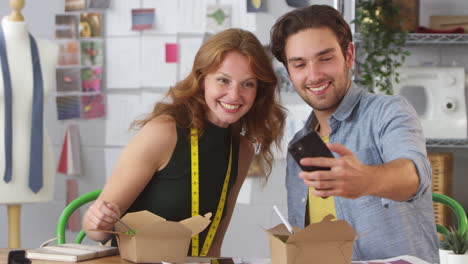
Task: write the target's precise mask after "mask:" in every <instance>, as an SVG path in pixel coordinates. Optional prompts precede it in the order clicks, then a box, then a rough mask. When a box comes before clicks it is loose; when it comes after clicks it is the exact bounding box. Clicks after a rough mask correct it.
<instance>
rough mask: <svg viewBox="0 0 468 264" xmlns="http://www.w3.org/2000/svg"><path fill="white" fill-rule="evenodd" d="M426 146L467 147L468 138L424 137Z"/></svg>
mask: <svg viewBox="0 0 468 264" xmlns="http://www.w3.org/2000/svg"><path fill="white" fill-rule="evenodd" d="M426 146H427V147H428V148H468V139H450V138H446V139H430V138H428V139H426Z"/></svg>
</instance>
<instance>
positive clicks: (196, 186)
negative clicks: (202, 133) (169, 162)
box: [190, 128, 232, 256]
mask: <svg viewBox="0 0 468 264" xmlns="http://www.w3.org/2000/svg"><path fill="white" fill-rule="evenodd" d="M190 154H191V163H192V216H196V215H199V214H200V210H199V205H200V196H199V190H200V181H199V180H200V179H199V178H200V175H199V162H200V159H199V156H198V129H196V128H191V129H190ZM231 164H232V139H231V146H230V150H229V164H228V168H227V171H226V177H224V184H223V189H222V191H221V197H220V199H219V204H218V209H217V210H216V214H215V217H214V219H213V221H212V222H211V226H210V229H209V230H208V234H207V235H206V238H205V243H204V244H203V248H202V250H201V252H199V243H200V241H199V236H198V234H197V235H195V236H193V237H192V256H206V254H208V251H209V250H210V247H211V243H213V239H214V236H215V234H216V230H218V226H219V222H220V221H221V216H222V215H223V210H224V205H225V203H226V196H227V189H228V185H229V178H230V176H231ZM199 253H200V254H199Z"/></svg>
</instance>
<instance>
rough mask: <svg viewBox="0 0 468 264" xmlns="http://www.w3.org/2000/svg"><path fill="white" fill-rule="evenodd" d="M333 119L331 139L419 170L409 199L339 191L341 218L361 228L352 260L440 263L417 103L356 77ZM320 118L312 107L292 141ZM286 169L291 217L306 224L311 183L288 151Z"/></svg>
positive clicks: (367, 160)
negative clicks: (367, 87) (372, 89)
mask: <svg viewBox="0 0 468 264" xmlns="http://www.w3.org/2000/svg"><path fill="white" fill-rule="evenodd" d="M328 123H329V125H330V127H331V129H332V132H331V134H330V136H329V142H330V143H341V144H343V145H344V146H345V147H347V148H348V149H350V150H351V151H353V152H354V154H355V155H356V156H357V157H358V158H359V160H360V161H361V162H362V163H364V164H369V165H376V164H383V163H386V162H390V161H392V160H395V159H399V158H406V159H409V160H411V161H412V162H413V163H414V165H415V166H416V169H417V171H418V175H419V187H418V190H417V193H416V194H415V195H414V196H413V197H411V198H410V199H409V200H408V201H404V202H398V201H393V200H388V199H384V198H380V197H376V196H371V195H367V196H363V197H360V198H357V199H346V198H343V197H335V207H336V215H337V218H338V219H344V220H346V221H347V222H348V223H349V224H350V225H351V226H353V228H354V229H355V230H356V233H357V234H358V239H357V240H356V241H355V243H354V248H353V260H370V259H382V258H390V257H395V256H400V255H412V256H416V257H419V258H421V259H424V260H426V261H428V262H430V263H438V262H439V256H438V238H437V233H436V228H435V220H434V211H433V207H432V191H431V166H430V163H429V160H428V158H427V153H426V145H425V140H424V136H423V134H422V127H421V125H420V122H419V120H418V117H417V115H416V112H415V111H414V109H413V108H412V107H411V106H410V105H409V104H408V103H407V101H406V100H404V99H403V98H402V97H400V96H387V95H376V94H371V93H368V92H366V91H364V90H363V89H361V88H360V87H358V86H357V85H356V84H354V83H352V84H351V87H350V88H349V89H348V92H347V94H346V95H345V97H344V98H343V100H342V101H341V103H340V105H339V107H338V109H337V110H336V111H335V112H334V113H333V114H332V115H331V116H330V117H329V118H328ZM316 124H317V119H316V117H315V115H314V113H313V112H312V113H311V114H310V116H309V118H308V120H307V122H306V124H305V126H304V128H303V129H302V130H300V131H299V132H297V133H296V135H295V136H294V138H293V139H292V140H291V142H294V141H296V140H298V139H299V138H301V137H303V136H304V135H305V134H306V133H307V132H309V131H310V130H312V128H314V127H315V125H316ZM291 142H290V143H291ZM334 155H336V153H335V154H334ZM286 171H287V176H286V188H287V193H288V194H287V196H288V215H289V221H290V223H291V224H292V225H294V226H297V227H301V228H303V227H304V221H305V213H306V212H305V211H306V204H307V195H308V192H307V191H308V187H307V186H306V185H305V184H304V182H303V181H302V180H301V179H300V178H299V176H298V175H299V172H300V168H299V166H298V165H297V163H296V162H295V161H294V159H293V158H292V156H291V155H289V154H288V157H287V169H286Z"/></svg>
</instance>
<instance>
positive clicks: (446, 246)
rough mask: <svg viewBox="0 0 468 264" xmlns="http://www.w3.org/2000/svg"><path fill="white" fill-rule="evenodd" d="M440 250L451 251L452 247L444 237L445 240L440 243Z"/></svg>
mask: <svg viewBox="0 0 468 264" xmlns="http://www.w3.org/2000/svg"><path fill="white" fill-rule="evenodd" d="M439 248H440V249H443V250H450V245H449V243H448V242H447V239H446V238H445V236H443V239H442V240H441V241H440V243H439Z"/></svg>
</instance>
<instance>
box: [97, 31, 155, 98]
mask: <svg viewBox="0 0 468 264" xmlns="http://www.w3.org/2000/svg"><path fill="white" fill-rule="evenodd" d="M106 43H107V45H106V50H107V54H112V56H106V74H105V76H106V79H107V83H106V89H122V88H124V89H129V88H130V89H132V88H140V87H141V85H140V80H141V78H140V76H141V67H140V56H141V54H145V56H147V54H146V53H140V48H141V40H140V38H127V37H113V38H108V39H107V40H106ZM160 57H162V59H164V57H163V55H160ZM154 73H155V72H153V73H152V74H153V75H155V74H154ZM153 86H154V85H153Z"/></svg>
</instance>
